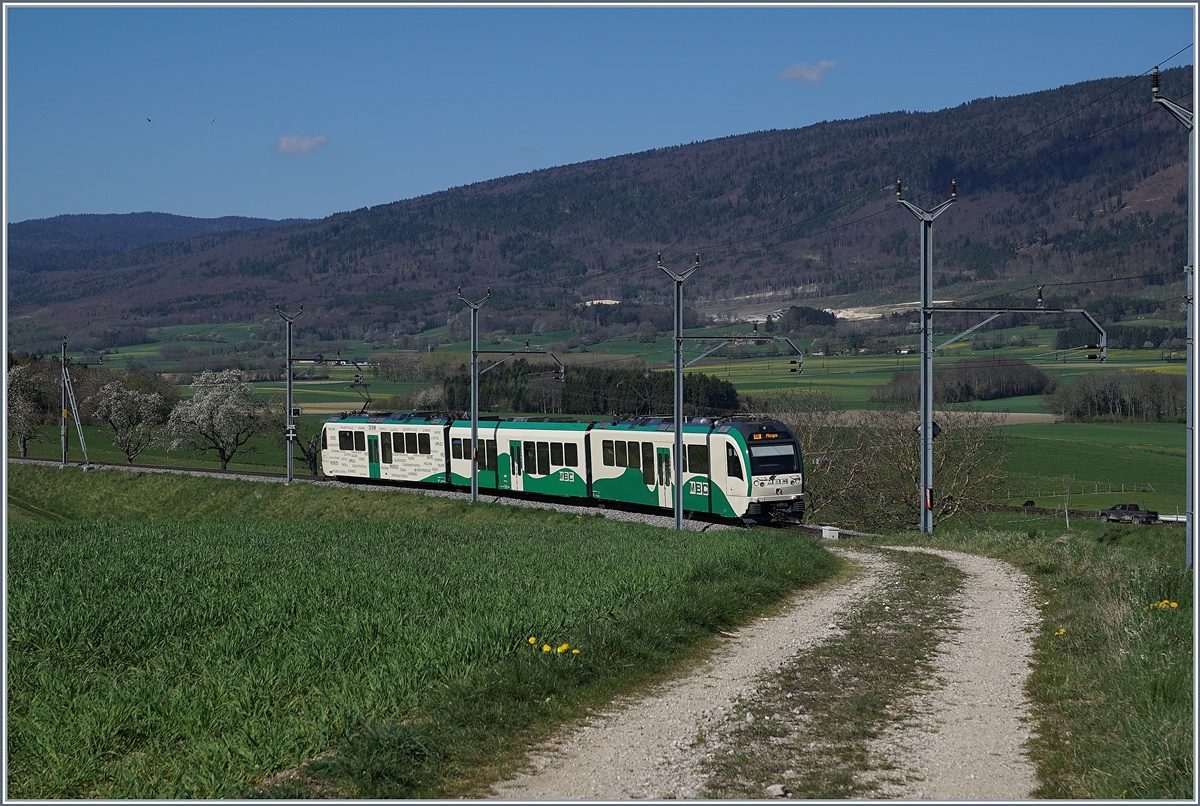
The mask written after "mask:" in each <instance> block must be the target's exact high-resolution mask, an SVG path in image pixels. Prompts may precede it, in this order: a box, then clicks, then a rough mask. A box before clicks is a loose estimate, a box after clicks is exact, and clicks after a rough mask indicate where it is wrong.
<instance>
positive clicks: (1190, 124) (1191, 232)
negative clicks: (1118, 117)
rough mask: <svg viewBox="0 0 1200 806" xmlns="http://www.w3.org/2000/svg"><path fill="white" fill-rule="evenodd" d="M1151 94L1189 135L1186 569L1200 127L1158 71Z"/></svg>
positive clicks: (1191, 502) (1190, 544)
mask: <svg viewBox="0 0 1200 806" xmlns="http://www.w3.org/2000/svg"><path fill="white" fill-rule="evenodd" d="M1150 90H1151V92H1152V93H1153V95H1154V103H1156V104H1158V105H1159V106H1161V107H1162V108H1163V109H1165V110H1167V112H1169V113H1170V115H1171V117H1173V118H1175V119H1176V120H1178V121H1179V122H1180V123H1182V124H1183V127H1184V128H1185V129H1187V131H1188V255H1187V266H1185V267H1184V271H1185V272H1187V305H1186V308H1185V310H1186V312H1187V510H1186V512H1187V514H1186V518H1187V523H1186V525H1185V530H1186V532H1187V538H1186V542H1187V545H1186V548H1185V549H1184V562H1185V563H1186V565H1185V567H1186V568H1191V567H1192V560H1193V552H1194V548H1195V547H1194V537H1195V533H1194V532H1193V528H1194V527H1195V525H1196V521H1195V511H1194V507H1195V493H1194V490H1193V487H1194V485H1195V483H1196V469H1195V466H1194V462H1195V458H1196V457H1195V441H1196V342H1195V335H1196V324H1195V319H1196V296H1195V282H1196V190H1195V188H1196V125H1195V113H1194V112H1192V111H1191V110H1190V109H1184V108H1183V107H1182V106H1180V105H1179V104H1177V103H1175V102H1174V101H1172V100H1171V99H1169V98H1162V97H1160V96H1159V94H1158V90H1159V86H1158V68H1157V67H1155V68H1154V74H1153V75H1152V76H1151V78H1150Z"/></svg>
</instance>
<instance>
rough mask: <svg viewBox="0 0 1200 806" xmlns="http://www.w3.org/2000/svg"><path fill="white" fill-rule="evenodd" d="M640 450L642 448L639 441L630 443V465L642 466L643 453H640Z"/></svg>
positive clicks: (634, 466)
mask: <svg viewBox="0 0 1200 806" xmlns="http://www.w3.org/2000/svg"><path fill="white" fill-rule="evenodd" d="M640 450H641V445H640V444H639V443H637V442H630V443H629V466H630V467H633V468H640V467H641V466H642V458H641V454H640V453H639V451H640Z"/></svg>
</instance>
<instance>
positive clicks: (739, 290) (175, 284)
mask: <svg viewBox="0 0 1200 806" xmlns="http://www.w3.org/2000/svg"><path fill="white" fill-rule="evenodd" d="M1190 87H1191V68H1176V69H1172V70H1166V71H1164V72H1163V73H1162V92H1163V95H1164V96H1166V97H1169V98H1173V99H1176V100H1178V101H1180V102H1181V103H1184V104H1185V105H1190V95H1189V92H1190ZM897 178H901V179H903V181H904V195H905V198H907V199H909V200H911V201H913V202H914V203H916V204H918V205H920V206H923V207H926V208H929V207H932V206H934V205H936V204H938V203H939V202H941V201H943V200H944V199H946V198H948V197H949V192H950V180H951V179H957V183H958V202H957V204H955V205H954V206H953V207H952V208H951V209H950V210H948V211H947V212H946V213H945V214H943V215H942V216H941V217H939V218H938V219H937V222H936V224H935V226H934V233H935V237H934V260H935V266H936V273H937V285H938V288H937V292H936V295H937V297H938V299H953V300H956V301H958V302H960V303H971V304H974V303H977V302H979V301H980V300H982V299H985V298H986V299H987V300H988V303H987V304H1001V303H1003V304H1011V305H1032V304H1034V303H1035V301H1036V296H1035V292H1034V291H1033V290H1032V289H1033V288H1034V287H1035V286H1036V285H1039V284H1040V285H1044V286H1045V288H1044V300H1045V303H1046V304H1047V305H1048V306H1054V305H1058V304H1067V303H1071V304H1086V306H1087V307H1088V308H1089V310H1096V311H1097V312H1098V313H1100V314H1101V315H1103V313H1104V311H1103V310H1100V309H1101V308H1103V306H1104V305H1105V304H1107V301H1112V300H1119V301H1120V302H1121V304H1122V305H1123V306H1124V307H1125V308H1126V309H1127V310H1128V309H1129V307H1130V306H1131V304H1133V306H1134V307H1137V308H1139V309H1140V310H1145V311H1146V312H1147V313H1151V312H1155V311H1157V312H1158V313H1159V314H1160V315H1165V316H1176V317H1177V316H1179V315H1180V314H1179V310H1178V309H1179V305H1178V304H1176V303H1173V302H1162V301H1163V300H1171V299H1172V298H1175V297H1178V296H1180V295H1181V294H1182V293H1183V291H1182V289H1183V271H1182V269H1183V265H1184V264H1185V263H1186V259H1187V241H1186V224H1187V137H1186V133H1185V131H1184V129H1183V128H1182V127H1181V126H1180V125H1179V124H1178V123H1177V122H1176V121H1175V120H1174V119H1172V118H1171V117H1170V116H1169V115H1168V114H1166V113H1165V112H1163V111H1162V110H1159V109H1157V108H1156V107H1155V106H1154V105H1153V104H1152V102H1151V93H1150V80H1149V77H1146V76H1142V77H1124V78H1107V79H1101V80H1096V81H1089V82H1085V83H1081V84H1075V85H1070V86H1065V87H1061V88H1058V89H1054V90H1048V91H1044V92H1037V93H1031V94H1027V95H1021V96H1016V97H1009V98H983V99H978V100H973V101H970V102H968V103H964V104H962V105H961V106H957V107H954V108H952V109H945V110H942V111H938V112H931V113H909V112H888V113H884V114H878V115H871V116H868V117H864V118H860V119H857V120H845V121H830V122H825V123H819V124H816V125H812V126H807V127H805V128H802V129H794V130H783V131H764V132H755V133H751V134H744V135H739V136H733V137H726V138H722V139H718V140H711V141H706V142H698V143H691V144H688V145H680V146H675V147H671V148H662V149H656V150H653V151H647V152H643V153H638V154H628V155H623V156H614V157H612V158H609V159H603V160H596V161H592V162H586V163H580V164H576V165H568V166H564V167H559V168H551V169H546V170H541V171H535V172H531V173H526V174H520V175H517V176H511V177H505V178H502V179H495V180H492V181H488V182H481V183H478V184H473V185H469V186H465V187H459V188H454V189H450V190H447V191H444V192H440V193H434V194H430V195H428V196H423V197H420V198H416V199H410V200H405V201H397V202H394V203H391V204H384V205H380V206H376V207H370V208H363V209H360V210H355V211H352V212H344V213H338V214H336V215H332V216H330V217H328V218H325V219H322V220H320V221H315V222H262V221H252V220H245V219H218V220H216V221H217V222H225V223H224V224H220V225H217V226H215V227H214V228H212V229H210V230H209V231H194V232H185V233H183V234H182V236H181V237H180V238H178V239H174V238H170V237H169V232H168V234H167V236H164V234H163V233H164V232H166V230H164V229H163V226H164V224H165V223H168V222H167V219H177V218H179V217H155V216H151V217H149V218H147V217H146V214H138V216H137V217H129V216H115V217H104V218H103V220H101V219H100V217H88V216H82V217H80V216H66V217H60V218H58V219H48V220H44V221H29V222H21V223H17V224H13V225H10V226H9V228H8V238H9V254H8V266H7V271H8V283H9V289H8V290H9V317H10V347H12V348H14V349H22V343H23V342H24V343H32V342H35V341H37V340H38V338H39V337H44V336H46V335H47V334H57V335H58V336H61V334H62V333H68V334H70V333H72V332H81V331H83V330H85V326H86V327H92V328H94V327H100V326H103V325H105V324H106V323H107V324H110V325H111V323H112V322H115V321H120V322H122V323H123V324H125V325H130V324H136V325H140V326H155V325H164V324H184V323H189V322H196V321H214V320H218V321H247V320H252V319H262V318H263V317H266V316H269V315H270V314H271V311H272V309H273V307H274V305H275V304H276V303H278V304H280V305H283V306H285V307H287V308H292V309H294V308H295V307H296V306H297V305H298V304H300V303H303V304H304V306H305V312H306V319H305V325H306V327H310V328H313V327H321V328H324V329H326V331H328V333H329V334H331V335H334V336H335V337H338V338H364V337H366V338H376V339H379V340H381V341H385V342H386V340H387V339H388V338H389V337H394V336H396V335H399V334H406V333H414V332H418V331H421V330H424V329H426V328H428V327H433V326H436V325H441V324H446V323H447V321H449V320H450V319H452V318H457V317H460V316H461V315H462V309H463V306H462V304H461V303H459V302H458V300H457V297H456V291H455V290H456V288H458V287H460V286H461V287H463V288H464V290H465V293H466V294H467V295H468V296H472V297H478V296H482V294H483V292H484V289H485V288H486V287H489V286H490V288H491V290H492V299H491V302H490V303H489V305H488V306H487V308H485V309H484V318H483V322H484V326H485V328H487V327H489V326H491V327H504V328H506V329H508V330H509V331H510V332H538V330H539V328H540V329H554V328H559V327H567V328H570V327H572V326H573V323H576V322H578V321H580V320H582V321H587V320H588V319H589V313H588V311H587V310H586V309H584V308H581V307H579V306H580V305H581V303H583V302H585V301H588V300H594V299H615V300H623V301H626V302H631V303H638V304H641V305H643V306H645V307H647V308H650V307H657V306H669V305H670V304H671V292H670V281H669V279H668V278H666V277H665V275H663V273H662V272H661V271H659V270H658V269H657V268H656V266H655V262H656V255H657V253H659V252H660V251H661V252H662V253H663V258H664V262H666V263H667V264H668V265H669V266H671V267H673V268H676V269H679V268H683V267H685V266H687V265H690V264H691V262H692V260H693V255H694V253H697V252H698V253H700V255H701V260H702V267H701V269H700V270H699V271H698V272H697V273H696V274H695V275H693V277H692V278H691V279H689V281H688V284H687V292H686V293H687V298H688V301H689V303H690V304H692V305H695V306H697V308H700V309H702V310H705V311H710V312H711V311H716V310H722V309H730V308H733V307H736V306H737V305H738V304H739V302H745V301H746V300H747V299H748V298H750V297H751V295H762V296H760V297H758V298H757V299H758V300H760V301H765V302H766V303H767V304H777V305H778V307H780V308H786V307H788V306H791V305H796V304H802V305H805V306H811V307H816V308H827V307H841V306H846V305H864V304H876V303H885V302H902V301H906V300H912V299H916V297H917V289H918V280H919V277H918V268H917V267H918V261H919V225H918V222H917V221H916V220H915V219H914V218H913V216H912V215H911V214H910V213H908V212H907V211H905V210H904V209H902V208H901V207H900V206H899V205H898V204H897V203H896V195H895V182H896V179H897ZM189 221H196V220H195V219H191V220H189ZM175 223H178V222H175ZM97 224H98V225H99V226H94V225H97ZM251 226H253V227H254V228H250V227H251ZM264 227H265V228H264ZM150 230H157V232H156V233H151V232H150ZM164 238H165V239H164ZM1110 278H1134V279H1115V280H1111V281H1109V282H1103V283H1098V282H1096V281H1100V280H1105V281H1108V280H1110ZM1009 292H1011V293H1012V296H1007V297H1006V296H1003V295H1004V294H1006V293H1009ZM1131 301H1132V302H1131ZM1156 306H1157V307H1156ZM592 318H594V317H592Z"/></svg>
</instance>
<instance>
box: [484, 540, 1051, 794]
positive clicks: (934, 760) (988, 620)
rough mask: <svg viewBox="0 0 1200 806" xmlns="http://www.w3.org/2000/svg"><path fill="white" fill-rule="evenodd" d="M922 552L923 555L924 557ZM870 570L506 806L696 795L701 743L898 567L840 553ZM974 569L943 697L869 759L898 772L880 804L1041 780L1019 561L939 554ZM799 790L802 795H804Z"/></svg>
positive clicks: (607, 731) (618, 720) (519, 788)
mask: <svg viewBox="0 0 1200 806" xmlns="http://www.w3.org/2000/svg"><path fill="white" fill-rule="evenodd" d="M917 550H923V549H917ZM837 551H838V552H839V553H841V554H842V555H843V556H845V557H846V558H847V559H851V560H854V561H855V562H857V563H859V564H860V565H861V566H862V568H863V573H862V574H861V575H860V576H859V577H857V578H856V579H854V580H853V581H851V582H850V583H848V584H846V585H843V586H840V587H830V588H824V589H818V590H815V591H807V592H805V593H803V594H801V595H799V596H797V597H796V598H795V599H794V600H793V602H792V603H791V604H790V605H789V606H788V608H787V609H786V611H785V612H784V613H783V614H782V615H780V616H776V617H772V618H764V619H760V620H758V621H757V622H755V623H753V624H751V625H749V626H747V627H746V628H744V629H743V630H742V631H741V633H740V634H739V635H738V636H735V637H733V638H731V639H730V641H729V642H728V644H726V645H725V646H724V647H723V648H722V649H721V650H719V651H718V652H717V653H715V654H714V656H713V657H712V658H711V659H710V660H708V661H707V662H706V663H704V664H703V665H702V666H700V667H699V668H697V669H695V670H694V671H693V672H691V673H690V674H688V675H687V676H686V677H685V678H682V679H680V680H677V681H675V682H673V683H670V684H667V685H665V686H663V687H662V689H661V690H660V691H656V692H653V693H651V694H650V695H648V696H646V697H644V698H641V699H637V700H626V701H622V702H619V703H617V704H616V705H615V706H614V707H613V708H612V709H610V710H609V711H607V712H605V713H603V714H599V715H597V716H596V717H594V718H593V719H591V720H589V721H588V722H587V723H586V724H585V725H584V726H582V727H581V728H579V729H577V730H576V731H574V732H573V733H570V734H568V735H564V736H562V737H560V738H559V740H558V741H556V742H554V743H552V744H550V745H548V746H546V747H544V748H542V749H541V750H539V751H537V752H536V753H535V754H534V755H533V757H532V759H531V767H532V769H530V770H527V771H526V772H523V773H521V774H519V775H518V776H516V777H513V778H511V779H509V780H506V781H503V782H501V783H498V784H496V785H495V786H494V787H493V790H492V795H493V796H495V797H498V798H503V799H506V800H522V801H528V800H623V799H632V798H650V799H672V798H685V799H695V798H698V797H700V794H701V792H702V790H703V786H704V780H703V778H702V777H701V776H700V775H699V773H698V767H699V763H700V762H701V760H702V758H703V757H704V756H705V755H706V754H709V753H711V752H712V748H711V747H705V746H704V743H702V742H698V741H697V738H698V737H699V736H701V735H704V734H708V733H712V734H713V735H715V733H716V731H715V730H714V729H715V728H716V727H718V726H719V725H720V724H721V723H722V721H723V720H724V719H725V717H726V715H727V714H728V713H730V711H731V710H732V706H733V703H734V702H735V700H736V699H737V698H738V697H739V696H746V695H748V694H751V693H752V692H753V691H754V688H755V686H756V683H757V682H758V678H759V676H760V675H762V674H763V673H764V672H767V671H770V670H771V669H773V668H778V667H779V666H780V665H782V664H783V663H784V662H786V661H787V660H788V659H789V658H790V657H792V656H794V655H795V654H798V653H800V652H803V651H805V650H807V649H809V648H811V647H813V646H815V645H817V644H818V643H819V642H821V641H822V640H824V639H825V638H826V637H828V636H831V635H835V634H836V627H835V626H834V623H833V622H834V620H835V618H836V617H837V615H838V613H839V612H840V611H841V609H842V608H843V607H844V606H845V603H847V602H853V601H855V600H856V599H858V598H859V597H862V596H866V595H870V592H871V590H872V589H873V588H874V587H875V586H877V585H880V584H881V583H882V582H883V581H884V580H885V579H886V577H887V576H888V575H889V573H890V572H891V570H892V569H893V568H894V566H892V565H890V564H889V563H887V561H885V560H882V559H881V558H880V556H879V555H878V554H867V553H864V552H859V551H852V550H848V549H840V548H839V549H837ZM935 553H937V554H940V555H942V556H944V557H946V558H947V559H949V560H950V561H951V562H953V563H954V564H955V565H956V566H958V567H959V568H960V569H962V570H963V571H964V572H965V573H966V574H967V580H966V583H965V588H964V597H965V601H964V602H963V617H962V619H961V621H960V623H959V625H958V626H959V628H960V629H959V631H958V632H957V633H955V634H954V636H953V637H952V638H951V639H950V640H948V641H947V642H946V643H945V644H944V645H943V646H942V649H941V651H940V653H939V656H938V658H937V660H936V675H935V682H936V683H937V684H938V686H939V687H938V688H937V690H935V691H931V692H929V693H927V694H923V695H920V696H919V697H916V698H914V700H913V701H910V702H907V703H906V705H908V706H911V707H912V708H913V712H915V713H917V714H918V715H919V716H918V717H917V718H915V719H912V720H909V721H907V722H906V723H904V724H902V725H899V726H897V727H896V728H895V729H893V730H891V731H889V732H887V733H886V734H885V735H884V736H883V737H882V738H881V739H880V740H878V741H877V742H876V743H875V744H874V745H873V746H872V748H871V749H872V754H873V757H874V758H875V759H876V760H877V761H879V762H887V763H890V764H891V765H893V767H894V769H893V770H891V771H890V772H889V773H888V774H887V777H886V778H883V777H877V778H876V781H875V783H876V785H877V786H878V787H879V795H880V796H881V797H885V798H903V799H925V798H928V799H939V800H965V799H979V800H983V799H1005V800H1011V799H1016V798H1028V797H1030V796H1031V793H1032V792H1033V790H1034V789H1035V787H1036V785H1037V781H1036V778H1035V776H1034V770H1033V766H1032V764H1031V763H1030V762H1029V761H1028V760H1027V759H1026V758H1025V756H1024V755H1023V751H1022V745H1023V743H1024V742H1025V741H1026V740H1027V739H1028V738H1029V730H1028V727H1027V723H1026V721H1024V720H1025V718H1026V717H1027V716H1028V711H1027V707H1026V703H1025V698H1024V695H1023V691H1024V684H1025V680H1026V678H1027V677H1028V673H1029V664H1030V658H1031V647H1030V638H1029V635H1028V634H1027V632H1026V629H1027V628H1028V627H1031V626H1033V625H1034V624H1036V622H1037V612H1036V609H1035V608H1034V606H1033V605H1032V603H1031V600H1030V596H1029V592H1030V590H1031V586H1030V584H1029V582H1028V580H1027V579H1025V577H1024V576H1023V575H1021V574H1019V573H1018V572H1017V571H1015V570H1014V569H1013V568H1011V566H1008V565H1006V564H1005V563H1002V562H1000V561H997V560H990V559H986V558H982V557H976V556H973V555H968V554H961V553H957V552H946V551H936V552H935ZM797 794H798V795H799V793H797Z"/></svg>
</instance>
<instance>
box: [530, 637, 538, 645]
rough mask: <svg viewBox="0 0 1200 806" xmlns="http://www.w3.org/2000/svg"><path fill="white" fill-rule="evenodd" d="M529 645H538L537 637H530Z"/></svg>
mask: <svg viewBox="0 0 1200 806" xmlns="http://www.w3.org/2000/svg"><path fill="white" fill-rule="evenodd" d="M529 643H531V644H535V645H536V644H537V636H536V635H531V636H529Z"/></svg>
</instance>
